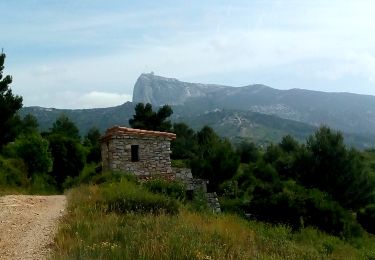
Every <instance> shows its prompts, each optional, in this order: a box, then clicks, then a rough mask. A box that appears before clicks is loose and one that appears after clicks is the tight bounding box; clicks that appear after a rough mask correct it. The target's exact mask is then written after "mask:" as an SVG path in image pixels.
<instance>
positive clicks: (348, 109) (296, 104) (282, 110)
mask: <svg viewBox="0 0 375 260" xmlns="http://www.w3.org/2000/svg"><path fill="white" fill-rule="evenodd" d="M133 101H134V102H150V103H152V104H154V105H163V104H173V105H184V106H185V107H189V108H191V109H192V111H191V112H192V113H193V114H194V113H197V112H199V111H206V110H213V109H216V108H219V109H235V110H244V111H254V112H260V113H264V114H270V115H277V116H279V117H281V118H286V119H292V120H295V121H300V122H304V123H307V124H310V125H314V126H318V125H321V124H326V125H329V126H331V127H333V128H337V129H340V130H342V131H345V132H349V133H361V134H375V97H374V96H368V95H357V94H350V93H326V92H319V91H310V90H303V89H291V90H278V89H273V88H270V87H267V86H264V85H249V86H245V87H228V86H220V85H206V84H198V83H187V82H182V81H179V80H177V79H170V78H164V77H160V76H156V75H153V74H142V75H141V76H140V77H139V78H138V80H137V82H136V84H135V86H134V93H133Z"/></svg>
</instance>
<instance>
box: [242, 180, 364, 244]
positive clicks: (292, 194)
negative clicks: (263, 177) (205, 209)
mask: <svg viewBox="0 0 375 260" xmlns="http://www.w3.org/2000/svg"><path fill="white" fill-rule="evenodd" d="M266 192H269V191H264V186H262V185H259V186H258V187H256V188H255V189H254V198H253V200H252V201H251V202H250V205H249V206H250V213H253V214H254V215H255V216H256V217H257V218H258V219H259V220H265V221H268V222H272V223H285V224H288V225H291V227H293V228H294V229H298V228H300V227H305V226H314V227H318V228H319V229H321V230H323V231H326V232H328V233H331V234H334V235H339V236H342V237H346V238H349V237H358V236H360V235H361V234H362V229H361V227H360V225H358V223H357V222H356V221H355V219H354V217H353V216H352V215H351V214H350V213H349V212H348V211H347V210H346V209H344V208H343V207H342V206H340V204H339V203H337V202H335V201H333V200H332V199H331V198H330V197H329V196H328V195H327V194H326V193H323V192H321V191H319V190H317V189H306V188H304V187H302V186H300V185H298V184H296V183H294V182H292V181H289V182H284V183H283V189H282V190H281V191H279V192H275V193H271V194H268V196H264V197H262V198H260V197H259V196H260V195H259V196H258V195H257V194H261V195H262V194H265V193H266Z"/></svg>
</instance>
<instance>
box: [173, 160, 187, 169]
mask: <svg viewBox="0 0 375 260" xmlns="http://www.w3.org/2000/svg"><path fill="white" fill-rule="evenodd" d="M171 163H172V167H175V168H189V162H188V161H187V160H181V159H180V160H172V162H171Z"/></svg>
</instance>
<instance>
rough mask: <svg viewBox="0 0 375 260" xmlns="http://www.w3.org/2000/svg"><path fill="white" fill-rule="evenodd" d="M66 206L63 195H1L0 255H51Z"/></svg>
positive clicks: (27, 257)
mask: <svg viewBox="0 0 375 260" xmlns="http://www.w3.org/2000/svg"><path fill="white" fill-rule="evenodd" d="M65 207H66V198H65V196H63V195H56V196H31V195H8V196H4V197H0V259H46V258H48V255H49V253H50V251H51V248H52V245H53V238H54V234H55V232H56V229H57V225H58V219H59V218H60V217H61V216H62V215H63V213H64V210H65Z"/></svg>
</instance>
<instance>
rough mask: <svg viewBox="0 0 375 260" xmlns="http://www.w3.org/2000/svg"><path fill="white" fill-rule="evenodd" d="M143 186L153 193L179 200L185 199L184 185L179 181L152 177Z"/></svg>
mask: <svg viewBox="0 0 375 260" xmlns="http://www.w3.org/2000/svg"><path fill="white" fill-rule="evenodd" d="M143 186H144V187H146V188H147V189H148V190H149V191H151V192H153V193H161V194H164V195H167V196H169V197H173V198H176V199H179V200H184V199H185V195H186V187H185V185H184V184H183V183H181V182H179V181H167V180H164V179H153V180H149V181H147V182H145V183H144V184H143Z"/></svg>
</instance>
